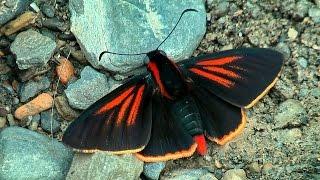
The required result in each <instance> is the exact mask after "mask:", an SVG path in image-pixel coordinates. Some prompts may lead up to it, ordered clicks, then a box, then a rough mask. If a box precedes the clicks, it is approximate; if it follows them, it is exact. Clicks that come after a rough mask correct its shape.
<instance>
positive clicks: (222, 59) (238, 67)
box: [180, 48, 283, 108]
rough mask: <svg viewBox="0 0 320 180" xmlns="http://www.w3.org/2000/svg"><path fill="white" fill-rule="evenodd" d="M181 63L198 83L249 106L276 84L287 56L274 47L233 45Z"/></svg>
mask: <svg viewBox="0 0 320 180" xmlns="http://www.w3.org/2000/svg"><path fill="white" fill-rule="evenodd" d="M180 64H181V66H182V67H183V68H182V69H184V70H185V71H186V72H185V73H186V74H188V75H189V76H190V77H191V79H192V80H193V81H194V83H195V84H196V85H199V86H201V87H203V88H205V89H207V90H209V91H210V92H212V93H213V94H215V95H217V96H218V97H220V98H222V99H223V100H225V101H227V102H229V103H231V104H233V105H236V106H238V107H245V108H249V107H251V106H253V105H254V104H255V103H256V102H257V101H258V100H259V99H260V98H261V97H263V96H264V95H265V94H266V93H267V92H268V90H269V89H270V88H271V87H272V86H273V85H274V84H275V82H276V80H277V79H278V76H279V73H280V71H281V68H282V65H283V56H282V54H280V53H279V52H277V51H274V50H271V49H263V48H246V49H233V50H228V51H223V52H218V53H214V54H210V55H206V56H200V57H196V58H194V59H191V60H185V61H182V62H181V63H180Z"/></svg>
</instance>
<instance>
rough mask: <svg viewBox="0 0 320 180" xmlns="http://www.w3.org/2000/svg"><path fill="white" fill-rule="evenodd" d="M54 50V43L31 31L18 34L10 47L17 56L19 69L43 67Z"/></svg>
mask: <svg viewBox="0 0 320 180" xmlns="http://www.w3.org/2000/svg"><path fill="white" fill-rule="evenodd" d="M55 48H56V43H55V41H53V40H52V39H50V38H49V37H47V36H43V35H41V34H40V33H38V32H37V31H34V30H32V29H29V30H27V31H24V32H21V33H19V34H18V35H17V37H16V39H15V40H14V42H13V43H12V44H11V47H10V49H11V51H12V52H13V53H14V54H15V55H16V56H17V60H16V62H17V65H18V68H19V69H28V68H31V67H34V66H44V65H45V64H46V63H47V62H48V61H49V60H50V57H51V56H52V55H53V53H54V50H55Z"/></svg>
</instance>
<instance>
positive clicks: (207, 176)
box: [199, 173, 218, 180]
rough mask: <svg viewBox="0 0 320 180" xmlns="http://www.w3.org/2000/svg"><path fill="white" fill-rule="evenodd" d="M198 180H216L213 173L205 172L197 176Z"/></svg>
mask: <svg viewBox="0 0 320 180" xmlns="http://www.w3.org/2000/svg"><path fill="white" fill-rule="evenodd" d="M199 180H218V179H217V178H216V177H215V176H214V175H213V174H211V173H207V174H205V175H203V176H201V177H200V178H199Z"/></svg>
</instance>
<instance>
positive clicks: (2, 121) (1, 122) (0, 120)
mask: <svg viewBox="0 0 320 180" xmlns="http://www.w3.org/2000/svg"><path fill="white" fill-rule="evenodd" d="M6 123H7V118H6V117H1V116H0V128H3V127H4V126H5V125H6Z"/></svg>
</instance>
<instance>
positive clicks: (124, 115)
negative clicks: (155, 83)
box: [62, 75, 153, 154]
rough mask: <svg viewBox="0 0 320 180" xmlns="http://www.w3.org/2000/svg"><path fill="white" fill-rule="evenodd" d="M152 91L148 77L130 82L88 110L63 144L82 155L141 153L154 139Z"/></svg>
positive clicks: (76, 122) (77, 121) (70, 127)
mask: <svg viewBox="0 0 320 180" xmlns="http://www.w3.org/2000/svg"><path fill="white" fill-rule="evenodd" d="M152 90H153V88H152V86H151V85H150V83H148V77H146V76H145V75H140V76H137V77H135V78H133V79H131V80H129V81H128V82H127V83H125V84H123V85H121V86H120V87H118V88H117V89H115V90H114V91H112V92H111V93H110V94H108V95H106V96H105V97H103V98H101V99H100V100H98V101H97V102H95V103H94V104H93V105H91V106H90V107H89V108H88V109H86V110H85V111H84V112H83V113H82V114H81V115H80V116H79V117H78V118H77V119H76V120H75V121H74V122H72V123H71V124H70V125H69V127H68V128H67V130H66V131H65V133H64V136H63V139H62V141H63V142H64V143H65V144H67V145H69V146H71V147H73V148H75V149H78V150H80V151H82V152H94V151H97V150H103V151H110V152H112V153H114V154H122V153H134V152H138V151H141V150H142V149H143V148H144V147H145V146H146V144H147V143H148V141H149V139H150V133H151V124H152V120H151V118H152V113H151V110H152V109H151V108H152V107H151V96H152Z"/></svg>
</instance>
